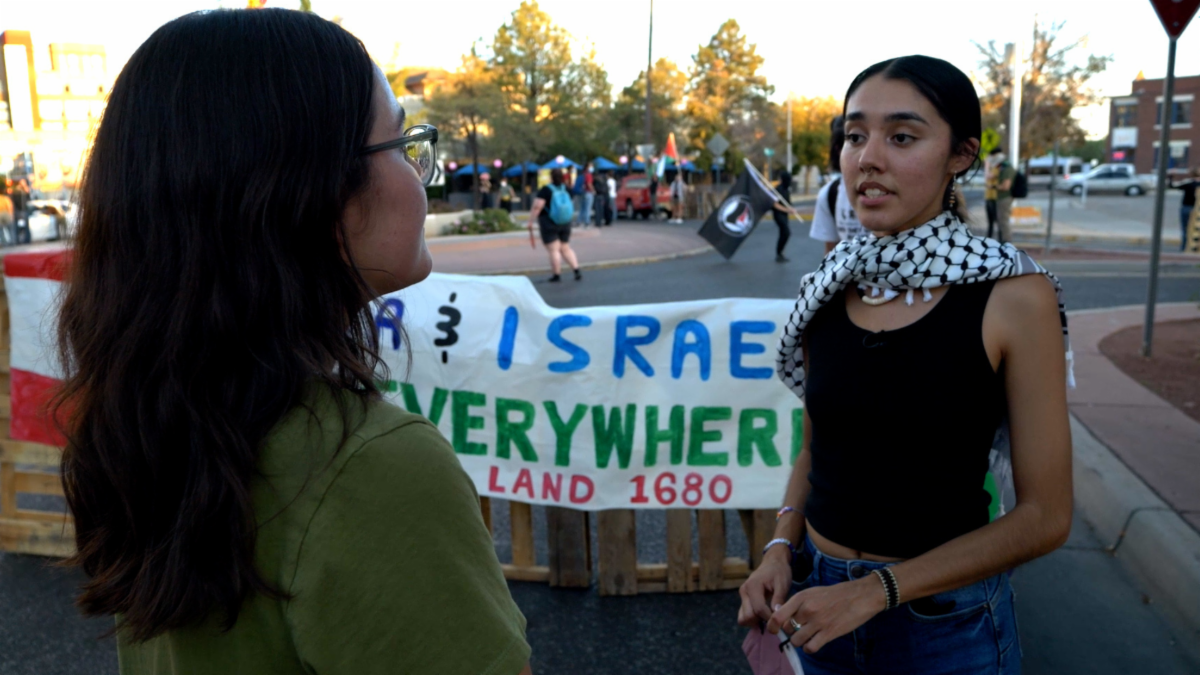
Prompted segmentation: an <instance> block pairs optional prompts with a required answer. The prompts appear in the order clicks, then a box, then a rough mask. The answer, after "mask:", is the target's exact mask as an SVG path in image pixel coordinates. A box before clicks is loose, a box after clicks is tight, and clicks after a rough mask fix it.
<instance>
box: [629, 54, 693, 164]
mask: <svg viewBox="0 0 1200 675" xmlns="http://www.w3.org/2000/svg"><path fill="white" fill-rule="evenodd" d="M686 91H687V74H686V73H684V72H683V71H682V70H680V69H679V66H677V65H675V62H674V61H672V60H670V59H665V58H660V59H659V60H658V61H656V62H655V63H654V68H653V69H652V70H651V71H650V128H651V134H650V137H651V141H650V142H651V143H654V145H655V146H656V147H659V148H662V147H664V146H666V143H667V134H669V133H670V132H672V131H674V132H675V136H676V138H677V139H680V140H682V138H684V136H685V134H686V132H687V127H686V125H685V121H686V119H687V118H686V116H685V115H684V106H683V99H684V95H685V93H686ZM610 119H611V120H612V122H613V127H614V133H613V136H614V137H615V140H616V141H617V143H618V145H619V146H620V147H622V148H624V149H625V151H626V152H628V151H629V148H632V147H633V146H634V145H637V144H638V143H643V142H645V140H646V71H644V70H643V71H642V72H640V73H638V76H637V78H635V79H634V80H633V83H632V84H630V85H629V86H628V87H625V88H624V89H622V90H621V93H620V95H619V96H617V100H616V103H614V104H613V108H612V115H611V118H610Z"/></svg>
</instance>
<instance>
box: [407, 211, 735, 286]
mask: <svg viewBox="0 0 1200 675" xmlns="http://www.w3.org/2000/svg"><path fill="white" fill-rule="evenodd" d="M699 228H700V223H699V222H698V221H686V222H684V223H683V224H682V225H673V224H670V223H664V222H652V223H621V222H614V223H613V225H612V226H611V227H601V228H597V227H588V228H580V227H575V228H573V229H572V230H571V248H572V249H574V250H575V254H576V255H577V256H578V257H579V265H580V267H581V268H583V269H585V270H586V269H595V268H600V267H613V266H616V265H634V264H639V263H646V262H656V261H659V260H670V259H672V258H681V257H684V256H691V255H699V254H701V253H706V252H708V251H711V250H713V249H712V247H711V246H710V245H709V244H708V242H706V241H705V240H704V239H701V238H700V236H699V235H698V234H696V230H698V229H699ZM534 239H535V241H536V242H537V245H536V248H535V247H531V246H530V244H529V233H528V232H527V231H521V232H505V233H503V234H487V235H478V236H450V237H435V238H430V239H427V240H426V244H427V245H428V246H429V252H430V253H431V254H432V255H433V269H434V271H435V272H452V273H458V274H536V273H541V272H545V273H547V274H548V273H549V272H550V260H549V257H548V256H547V255H546V248H545V246H543V245H542V240H541V237H540V236H538V235H537V233H536V232H535V233H534ZM565 268H566V264H565V263H564V269H565Z"/></svg>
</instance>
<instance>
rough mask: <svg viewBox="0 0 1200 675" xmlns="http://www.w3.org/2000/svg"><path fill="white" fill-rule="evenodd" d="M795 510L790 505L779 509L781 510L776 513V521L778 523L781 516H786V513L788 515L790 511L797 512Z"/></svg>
mask: <svg viewBox="0 0 1200 675" xmlns="http://www.w3.org/2000/svg"><path fill="white" fill-rule="evenodd" d="M795 512H796V509H794V508H792V507H790V506H785V507H783V508H782V509H779V512H778V513H776V514H775V522H777V523H778V522H779V519H780V518H782V517H784V516H785V515H787V514H789V513H795Z"/></svg>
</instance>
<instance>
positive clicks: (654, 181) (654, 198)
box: [646, 161, 658, 220]
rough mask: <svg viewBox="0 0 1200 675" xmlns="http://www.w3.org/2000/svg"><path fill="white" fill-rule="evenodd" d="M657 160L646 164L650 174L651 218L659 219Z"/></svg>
mask: <svg viewBox="0 0 1200 675" xmlns="http://www.w3.org/2000/svg"><path fill="white" fill-rule="evenodd" d="M655 164H657V162H654V161H651V162H650V163H648V164H646V171H647V172H648V173H649V174H650V188H649V190H648V191H649V194H650V216H649V217H650V218H653V219H655V220H657V219H658V174H657V173H655V171H654V165H655Z"/></svg>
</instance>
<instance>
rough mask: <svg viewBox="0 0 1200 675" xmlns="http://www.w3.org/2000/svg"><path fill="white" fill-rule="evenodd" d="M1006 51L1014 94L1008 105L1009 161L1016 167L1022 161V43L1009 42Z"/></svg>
mask: <svg viewBox="0 0 1200 675" xmlns="http://www.w3.org/2000/svg"><path fill="white" fill-rule="evenodd" d="M1004 51H1005V56H1007V57H1008V59H1009V67H1010V68H1011V69H1012V95H1011V96H1010V98H1009V105H1008V107H1009V110H1008V161H1009V165H1010V166H1012V167H1013V168H1014V169H1016V168H1017V167H1018V166H1019V164H1020V162H1021V94H1022V91H1021V90H1022V86H1021V43H1020V42H1017V43H1016V44H1013V43H1009V44H1008V45H1007V46H1006V47H1005V50H1004Z"/></svg>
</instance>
